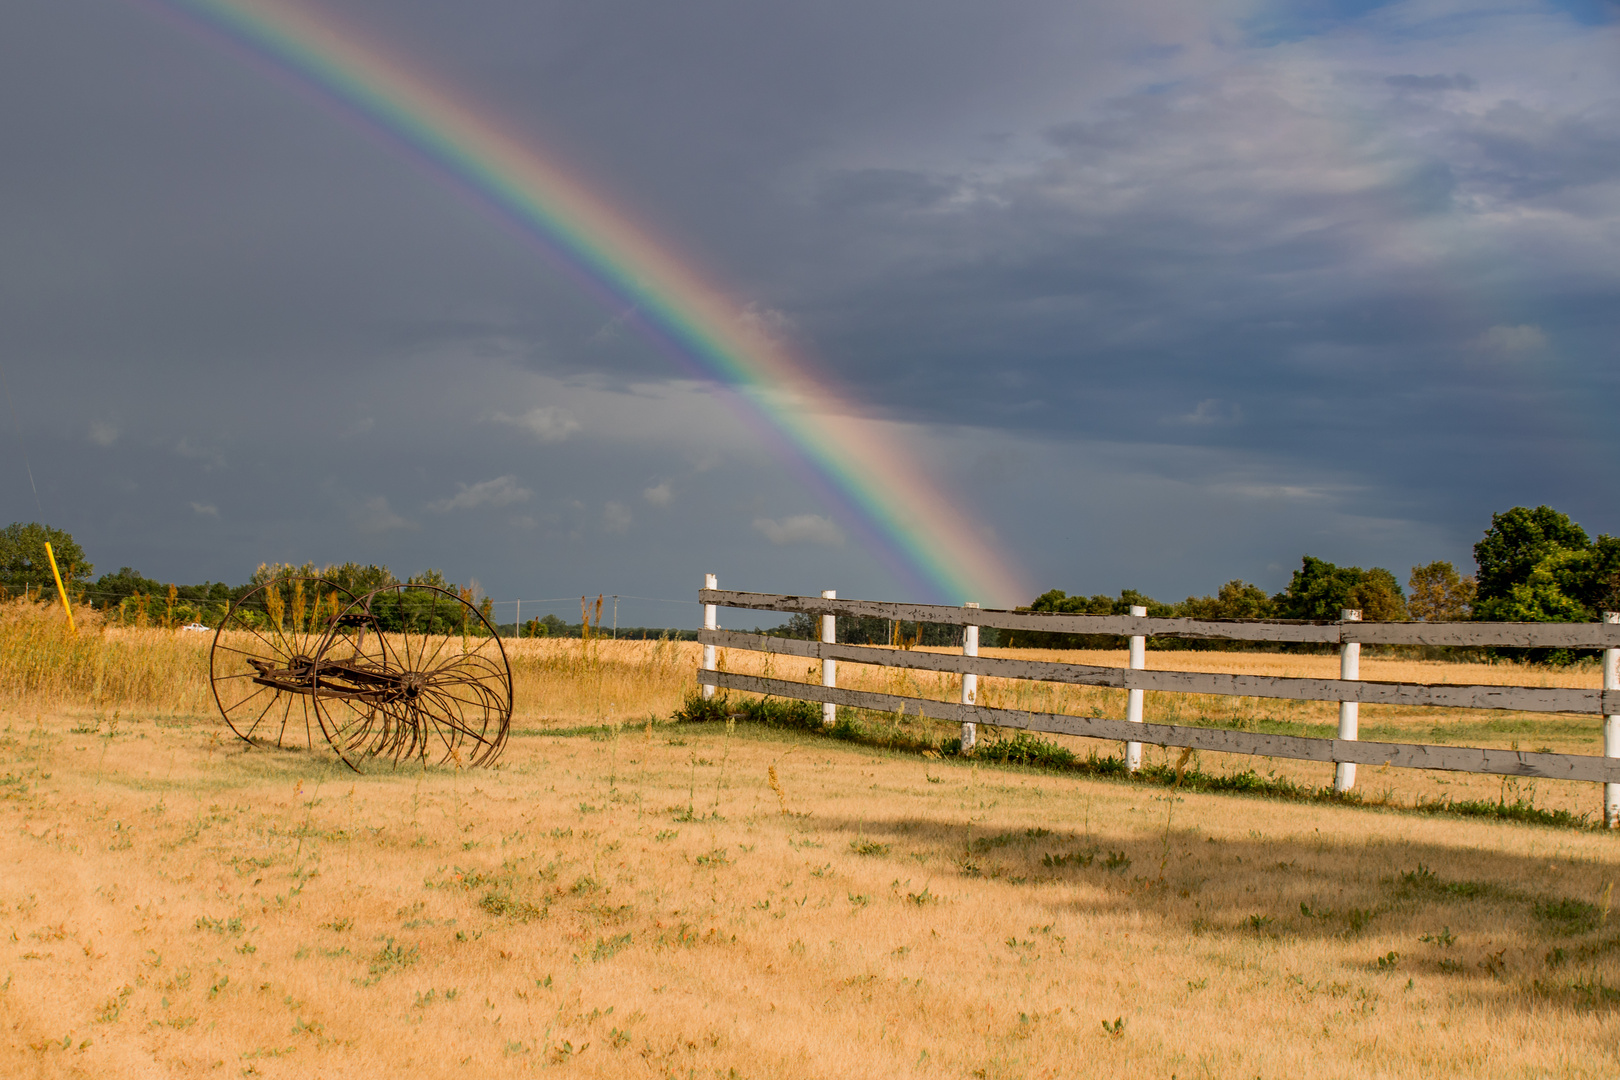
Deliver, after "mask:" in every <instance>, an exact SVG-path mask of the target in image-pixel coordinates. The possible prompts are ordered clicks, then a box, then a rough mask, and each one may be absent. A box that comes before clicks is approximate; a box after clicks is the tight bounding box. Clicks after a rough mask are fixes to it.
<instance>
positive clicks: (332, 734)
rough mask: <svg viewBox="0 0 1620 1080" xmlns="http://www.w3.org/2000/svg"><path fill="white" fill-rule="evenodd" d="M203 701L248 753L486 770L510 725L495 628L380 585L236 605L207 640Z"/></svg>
mask: <svg viewBox="0 0 1620 1080" xmlns="http://www.w3.org/2000/svg"><path fill="white" fill-rule="evenodd" d="M209 670H210V676H211V682H212V685H213V690H214V700H215V701H216V702H217V703H218V704H219V711H220V713H221V714H223V715H224V717H225V722H226V723H227V724H229V725H230V728H231V730H232V731H234V732H236V734H237V735H239V736H241V737H242V738H243V739H245V740H246V741H248V742H249V743H255V744H271V745H275V746H278V747H279V746H285V745H288V744H289V741H291V742H294V743H296V742H297V741H298V740H299V739H302V740H303V742H304V745H306V746H310V747H313V746H314V745H315V741H316V738H317V735H316V732H317V731H319V733H320V735H319V737H320V738H324V739H325V740H326V742H327V744H328V745H329V746H331V747H332V749H333V750H334V751H336V752H337V755H338V757H340V758H342V759H343V763H344V764H345V765H348V766H349V767H350V768H351V769H355V770H356V771H358V769H359V763H360V762H361V761H363V760H365V759H367V758H372V757H387V758H392V759H393V760H394V763H395V764H396V765H397V764H398V763H399V762H401V761H405V760H407V759H419V760H421V761H423V762H424V763H426V762H427V761H428V760H429V759H436V760H438V761H440V762H444V761H454V762H456V764H458V765H465V766H471V765H492V764H494V762H495V760H496V758H498V757H499V756H500V753H501V749H502V748H503V747H504V746H505V745H506V735H507V730H508V728H509V727H510V725H511V721H512V669H511V666H510V665H509V664H508V663H507V660H506V650H505V649H504V648H503V647H502V646H501V640H500V638H499V637H498V636H497V635H496V633H495V628H494V627H493V626H491V625H490V624H489V621H488V620H487V619H485V618H484V616H483V615H482V614H480V613H479V611H478V609H477V608H475V607H473V606H472V605H471V604H469V603H467V602H466V600H464V599H462V598H461V597H460V596H457V595H456V594H455V593H452V592H449V591H447V590H445V589H440V588H436V587H434V586H432V585H390V586H388V587H386V588H382V589H374V590H372V591H371V592H368V593H366V594H365V595H364V596H355V595H354V594H353V593H351V592H349V591H348V590H347V589H344V588H343V587H341V586H339V585H336V584H333V583H332V582H329V581H326V580H324V579H321V578H280V579H277V580H275V581H272V582H268V583H267V584H264V585H261V586H259V588H257V589H255V590H253V591H252V592H250V593H248V594H247V595H246V596H244V597H242V598H241V599H240V600H238V601H237V602H236V603H235V604H233V605H231V610H230V613H229V614H227V615H226V616H225V621H224V622H223V623H221V624H220V627H219V630H218V631H217V632H216V633H215V634H214V646H213V649H212V651H211V652H210V654H209Z"/></svg>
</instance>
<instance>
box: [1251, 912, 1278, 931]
mask: <svg viewBox="0 0 1620 1080" xmlns="http://www.w3.org/2000/svg"><path fill="white" fill-rule="evenodd" d="M1271 921H1272V920H1271V916H1270V915H1250V916H1249V929H1250V930H1253V931H1255V932H1256V933H1259V932H1261V931H1264V930H1265V928H1266V927H1268V926H1270V925H1271Z"/></svg>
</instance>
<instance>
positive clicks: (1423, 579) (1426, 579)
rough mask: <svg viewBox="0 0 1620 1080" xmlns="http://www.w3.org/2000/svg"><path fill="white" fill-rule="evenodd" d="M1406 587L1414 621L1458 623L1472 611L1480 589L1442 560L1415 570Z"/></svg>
mask: <svg viewBox="0 0 1620 1080" xmlns="http://www.w3.org/2000/svg"><path fill="white" fill-rule="evenodd" d="M1406 587H1407V588H1408V589H1410V590H1411V591H1410V592H1409V593H1408V594H1407V598H1406V610H1407V611H1408V612H1409V613H1410V614H1411V616H1412V618H1414V619H1423V620H1425V621H1428V622H1456V621H1458V620H1460V619H1466V618H1468V616H1469V614H1470V612H1471V611H1472V610H1473V604H1474V596H1475V594H1476V593H1477V592H1478V586H1477V584H1476V583H1475V581H1474V579H1473V578H1471V577H1466V578H1465V577H1460V576H1459V575H1458V574H1457V568H1456V567H1454V566H1452V565H1451V564H1450V563H1449V562H1445V561H1443V560H1440V561H1436V562H1432V563H1429V564H1428V565H1427V566H1414V567H1412V576H1411V578H1410V579H1409V580H1408V581H1407V583H1406Z"/></svg>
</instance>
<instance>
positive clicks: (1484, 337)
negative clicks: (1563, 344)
mask: <svg viewBox="0 0 1620 1080" xmlns="http://www.w3.org/2000/svg"><path fill="white" fill-rule="evenodd" d="M1474 346H1475V348H1477V349H1479V350H1480V351H1481V352H1486V353H1490V354H1491V355H1493V356H1502V357H1519V356H1534V355H1537V354H1539V353H1542V352H1545V351H1546V349H1547V335H1546V334H1544V333H1542V331H1541V327H1539V326H1532V325H1530V324H1528V323H1525V324H1521V325H1519V326H1505V325H1504V326H1493V327H1491V328H1490V329H1489V330H1487V331H1485V332H1484V333H1483V334H1481V335H1479V337H1477V338H1475V339H1474Z"/></svg>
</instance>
